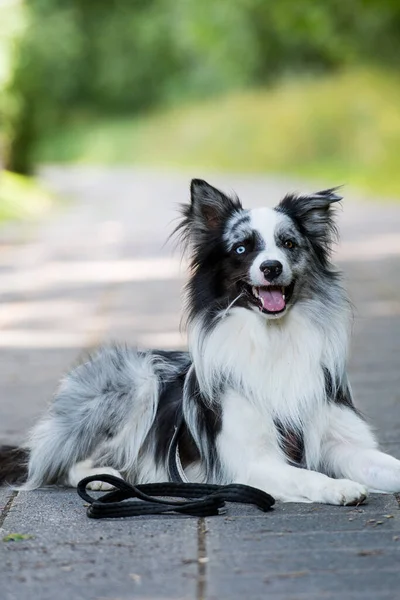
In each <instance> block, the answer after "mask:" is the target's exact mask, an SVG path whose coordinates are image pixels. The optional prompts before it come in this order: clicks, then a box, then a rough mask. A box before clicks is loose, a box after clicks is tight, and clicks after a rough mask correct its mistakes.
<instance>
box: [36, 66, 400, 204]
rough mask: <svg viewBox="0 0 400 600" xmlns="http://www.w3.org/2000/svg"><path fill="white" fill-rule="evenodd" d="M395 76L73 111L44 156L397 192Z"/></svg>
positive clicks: (399, 103)
mask: <svg viewBox="0 0 400 600" xmlns="http://www.w3.org/2000/svg"><path fill="white" fill-rule="evenodd" d="M399 157H400V78H399V77H398V76H397V75H395V74H393V73H385V72H378V71H368V70H358V71H353V72H344V73H341V74H337V75H335V76H332V75H331V76H329V77H325V78H318V79H304V78H303V79H297V80H289V81H287V82H282V83H280V84H279V85H278V86H276V87H275V88H272V89H268V90H254V91H246V92H240V93H235V94H230V95H228V96H226V97H219V98H214V99H212V100H210V101H207V102H200V103H197V104H192V105H188V106H184V107H180V108H176V109H173V110H168V111H165V112H161V113H158V114H151V115H147V116H145V117H142V118H140V119H139V118H136V119H135V118H120V119H114V120H107V121H105V120H92V121H90V122H89V121H87V120H86V121H85V120H84V119H82V120H81V121H79V120H76V121H75V122H73V123H69V124H67V125H66V126H65V128H63V129H60V130H59V131H57V132H55V133H53V135H52V136H48V137H47V138H46V139H43V140H42V142H41V144H40V145H39V148H38V159H39V160H40V161H45V162H78V163H86V164H88V163H92V164H108V165H113V164H132V165H147V166H155V167H158V166H162V167H165V166H168V167H178V168H190V169H195V168H198V169H202V168H204V169H206V170H211V169H212V170H226V171H239V172H252V173H254V172H256V173H274V174H278V173H279V174H280V173H284V174H288V175H290V174H293V175H300V176H304V177H307V178H318V179H323V180H324V181H325V182H326V184H327V185H331V184H332V185H333V184H336V183H346V184H349V185H351V186H353V187H359V188H362V189H363V190H366V191H368V192H371V193H375V194H376V193H378V194H381V195H389V196H397V197H400V168H399V167H400V163H399Z"/></svg>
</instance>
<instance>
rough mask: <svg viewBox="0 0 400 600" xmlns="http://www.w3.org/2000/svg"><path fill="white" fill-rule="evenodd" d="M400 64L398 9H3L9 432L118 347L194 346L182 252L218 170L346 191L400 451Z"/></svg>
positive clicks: (361, 330) (162, 1)
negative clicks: (183, 321) (179, 213)
mask: <svg viewBox="0 0 400 600" xmlns="http://www.w3.org/2000/svg"><path fill="white" fill-rule="evenodd" d="M399 67H400V2H399V1H398V0H351V1H350V2H345V1H343V0H324V1H323V2H316V1H315V0H279V1H276V0H275V1H272V0H201V1H200V0H0V163H1V167H2V171H1V173H0V381H1V384H0V385H1V396H0V402H1V419H0V441H10V442H20V441H21V440H22V439H23V438H24V436H25V434H26V431H27V429H28V427H30V426H31V425H32V424H33V422H34V421H35V419H36V418H37V415H38V414H39V413H40V412H41V411H42V410H43V408H44V406H45V404H46V401H47V400H48V399H50V398H51V396H52V394H53V392H54V390H55V388H56V385H57V382H58V381H59V378H60V377H61V376H62V374H63V373H64V372H65V371H66V370H68V369H69V368H70V367H71V365H73V364H74V363H75V362H76V361H77V360H80V359H81V358H82V356H85V355H86V353H87V352H89V351H92V350H93V349H94V348H95V347H97V346H98V345H99V344H101V343H104V342H107V341H110V340H117V341H119V342H124V343H125V342H126V343H128V344H138V345H139V346H141V347H154V346H156V347H160V348H177V347H184V346H185V336H184V334H183V333H182V334H181V333H180V331H179V322H180V313H181V298H180V290H181V287H182V280H183V277H184V274H185V270H184V264H183V265H181V262H180V257H179V253H172V248H171V247H170V246H164V242H165V240H166V239H167V237H168V235H169V234H170V233H171V231H172V229H173V227H174V226H175V225H176V221H174V219H175V218H176V205H177V204H178V203H181V202H184V201H185V200H187V197H188V183H189V180H190V178H191V177H204V178H206V179H209V181H210V182H211V183H212V184H214V185H216V186H221V187H222V188H223V189H224V190H226V191H228V192H229V191H230V190H232V189H233V190H235V191H236V192H237V193H238V194H239V196H240V197H241V198H242V199H243V202H244V204H245V205H246V206H256V205H263V204H270V205H272V204H274V203H276V202H277V201H278V200H279V199H280V197H282V195H283V194H285V193H286V192H287V191H289V190H293V189H297V190H299V189H300V190H304V189H310V188H314V190H315V189H321V188H323V187H325V188H326V187H331V186H333V185H337V184H341V183H344V184H346V188H345V196H346V200H345V203H344V208H345V210H344V212H343V214H340V230H341V234H342V243H341V245H340V251H339V253H338V254H337V255H336V259H337V260H339V261H340V262H341V264H342V266H343V267H344V269H345V272H346V276H347V283H348V286H349V288H350V292H351V297H352V299H353V301H354V303H355V306H356V307H357V308H356V310H355V314H356V325H355V337H354V344H353V354H352V363H351V375H352V382H353V385H354V390H355V392H356V397H357V399H358V401H360V400H361V407H362V409H363V410H364V412H365V413H366V414H367V416H370V417H371V418H372V419H373V420H374V424H375V425H376V426H377V427H378V430H379V433H380V439H381V440H382V441H384V443H385V444H386V447H387V449H388V450H389V451H392V452H395V453H397V455H398V456H400V443H399V440H400V437H399V436H400V397H399V391H398V390H399V389H400V372H399V369H398V364H399V360H400V358H399V357H400V301H399V297H400V268H399V267H400V262H399V256H400V235H399V231H400V206H399V203H398V202H397V199H398V198H400V169H399V164H398V157H399V155H400V72H399ZM314 180H315V181H314ZM317 186H318V187H317ZM319 186H321V188H319ZM387 199H388V200H391V202H387V201H386V200H387ZM27 217H28V218H27ZM182 266H183V268H182ZM377 398H378V399H379V402H377ZM359 405H360V402H359Z"/></svg>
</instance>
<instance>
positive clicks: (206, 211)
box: [190, 179, 241, 232]
mask: <svg viewBox="0 0 400 600" xmlns="http://www.w3.org/2000/svg"><path fill="white" fill-rule="evenodd" d="M190 198H191V205H190V217H191V219H192V226H194V227H195V229H196V230H201V231H204V232H207V231H210V230H217V229H219V228H220V226H221V225H222V223H224V221H225V220H226V219H227V218H228V217H229V216H230V215H231V214H232V212H233V211H235V210H239V209H241V204H240V201H239V199H238V198H229V197H228V196H226V195H225V194H224V193H223V192H221V191H220V190H217V188H215V187H213V186H212V185H210V184H209V183H207V182H206V181H203V179H192V182H191V184H190Z"/></svg>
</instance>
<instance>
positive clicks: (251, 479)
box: [237, 457, 367, 505]
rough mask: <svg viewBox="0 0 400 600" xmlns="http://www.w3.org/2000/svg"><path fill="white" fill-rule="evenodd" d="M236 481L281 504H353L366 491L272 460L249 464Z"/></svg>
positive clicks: (358, 485) (272, 458) (342, 480)
mask: <svg viewBox="0 0 400 600" xmlns="http://www.w3.org/2000/svg"><path fill="white" fill-rule="evenodd" d="M237 482H238V483H245V484H247V485H251V486H253V487H256V488H259V489H262V490H264V491H266V492H268V493H269V494H271V495H272V496H273V497H274V498H276V499H277V500H281V501H282V502H321V503H324V504H345V505H353V504H359V503H361V502H363V501H364V500H365V498H366V496H367V490H366V488H365V487H364V486H363V485H360V484H359V483H355V482H354V481H349V480H348V479H332V478H331V477H328V476H327V475H323V474H322V473H317V472H316V471H308V470H306V469H300V468H297V467H293V466H291V465H288V464H287V463H285V462H284V461H283V460H280V459H279V458H278V459H277V458H275V457H270V458H269V457H264V458H263V459H262V460H258V461H257V462H255V463H253V464H250V465H249V468H248V471H247V473H246V474H243V475H242V476H240V475H238V477H237Z"/></svg>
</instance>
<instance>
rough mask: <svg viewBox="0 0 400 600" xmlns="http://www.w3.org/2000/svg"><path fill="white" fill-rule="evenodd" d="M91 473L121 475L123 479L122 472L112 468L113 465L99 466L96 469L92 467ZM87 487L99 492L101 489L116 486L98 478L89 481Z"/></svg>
mask: <svg viewBox="0 0 400 600" xmlns="http://www.w3.org/2000/svg"><path fill="white" fill-rule="evenodd" d="M90 475H114V477H119V478H120V479H122V476H121V474H120V473H118V471H116V470H115V469H112V468H111V467H97V468H96V469H91V473H90ZM86 487H87V489H88V490H94V491H97V492H98V491H100V490H101V491H107V490H113V489H114V486H113V485H111V483H106V482H105V481H96V480H94V481H91V482H90V483H88V484H87V486H86Z"/></svg>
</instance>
